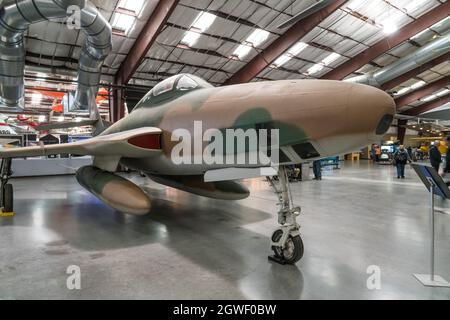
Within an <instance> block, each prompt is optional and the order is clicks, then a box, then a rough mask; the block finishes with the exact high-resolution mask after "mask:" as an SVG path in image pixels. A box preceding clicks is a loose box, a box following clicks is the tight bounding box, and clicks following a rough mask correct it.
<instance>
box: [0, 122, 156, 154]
mask: <svg viewBox="0 0 450 320" xmlns="http://www.w3.org/2000/svg"><path fill="white" fill-rule="evenodd" d="M161 133H162V131H161V129H158V128H150V127H148V128H139V129H135V130H129V131H124V132H120V133H115V134H109V135H102V136H97V137H95V138H92V139H88V140H85V141H79V142H74V143H66V144H57V145H47V146H37V147H26V148H16V149H7V150H0V158H25V157H41V156H49V155H57V154H75V155H80V156H94V157H116V158H146V157H152V156H156V155H159V154H161V152H162V150H161V143H160V138H161Z"/></svg>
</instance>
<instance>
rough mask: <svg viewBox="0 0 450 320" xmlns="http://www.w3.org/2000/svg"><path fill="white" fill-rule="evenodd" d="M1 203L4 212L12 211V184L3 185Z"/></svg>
mask: <svg viewBox="0 0 450 320" xmlns="http://www.w3.org/2000/svg"><path fill="white" fill-rule="evenodd" d="M3 205H4V210H5V212H13V211H14V190H13V186H12V184H7V185H5V194H4V195H3Z"/></svg>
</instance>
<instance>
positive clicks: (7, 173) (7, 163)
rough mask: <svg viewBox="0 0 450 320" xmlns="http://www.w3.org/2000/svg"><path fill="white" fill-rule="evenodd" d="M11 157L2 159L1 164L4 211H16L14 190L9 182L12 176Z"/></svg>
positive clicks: (0, 193) (0, 203) (1, 206)
mask: <svg viewBox="0 0 450 320" xmlns="http://www.w3.org/2000/svg"><path fill="white" fill-rule="evenodd" d="M11 161H12V160H11V159H2V162H1V165H0V209H1V211H2V212H4V213H12V212H13V211H14V192H13V186H12V184H9V183H8V182H9V179H10V178H11V175H12V171H11Z"/></svg>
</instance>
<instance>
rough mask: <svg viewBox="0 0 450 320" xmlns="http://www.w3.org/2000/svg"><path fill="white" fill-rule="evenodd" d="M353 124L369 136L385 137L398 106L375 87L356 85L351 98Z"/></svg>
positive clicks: (350, 113) (350, 106)
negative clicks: (367, 132)
mask: <svg viewBox="0 0 450 320" xmlns="http://www.w3.org/2000/svg"><path fill="white" fill-rule="evenodd" d="M349 111H350V112H349V116H350V117H352V119H351V123H353V124H355V125H356V126H359V127H360V128H361V129H363V128H364V129H363V130H366V131H369V134H374V135H384V134H385V133H386V132H387V131H388V130H389V128H390V126H391V124H392V121H393V120H394V115H395V113H396V106H395V101H394V99H393V98H392V97H391V96H389V95H388V94H387V93H385V92H384V91H382V90H380V89H377V88H375V87H371V86H366V85H360V84H355V85H354V86H353V87H352V89H351V93H350V98H349Z"/></svg>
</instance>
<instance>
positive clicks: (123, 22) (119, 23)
mask: <svg viewBox="0 0 450 320" xmlns="http://www.w3.org/2000/svg"><path fill="white" fill-rule="evenodd" d="M135 22H136V17H133V16H132V15H128V14H125V13H121V12H114V17H113V20H112V27H113V28H114V29H116V30H120V31H122V32H123V33H125V34H128V32H129V31H130V29H131V28H132V27H133V26H134V24H135Z"/></svg>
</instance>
